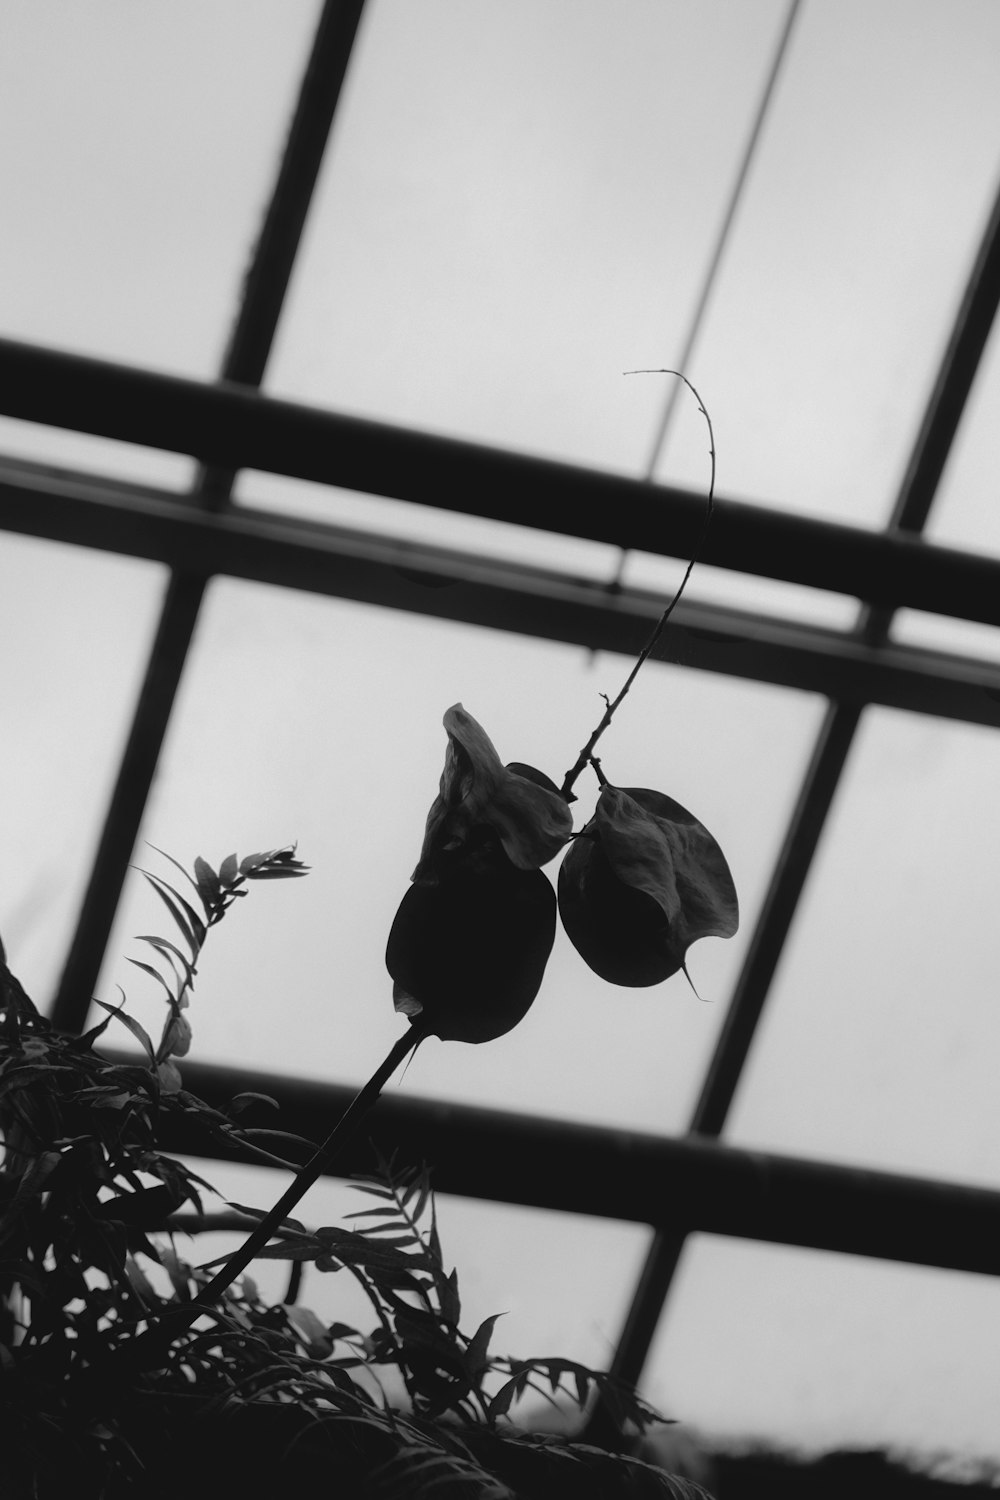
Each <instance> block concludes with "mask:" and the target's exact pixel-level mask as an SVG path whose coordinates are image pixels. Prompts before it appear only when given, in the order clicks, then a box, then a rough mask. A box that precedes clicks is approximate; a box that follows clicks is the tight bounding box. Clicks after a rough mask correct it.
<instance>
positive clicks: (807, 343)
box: [643, 0, 1000, 525]
mask: <svg viewBox="0 0 1000 1500" xmlns="http://www.w3.org/2000/svg"><path fill="white" fill-rule="evenodd" d="M998 51H1000V12H998V10H997V8H996V7H995V6H993V5H990V4H988V3H983V0H969V3H962V4H959V5H954V4H951V3H948V0H923V3H920V4H917V5H914V4H912V3H911V0H882V3H881V4H878V5H871V4H869V3H867V0H846V3H845V0H825V3H810V4H807V5H805V6H803V7H802V12H801V15H800V16H799V18H798V21H797V23H796V27H795V30H794V32H793V35H792V40H791V43H790V48H789V53H788V56H787V59H786V65H785V67H784V69H783V71H782V75H781V78H780V80H779V83H778V87H777V90H776V93H775V97H774V101H773V107H772V110H771V114H770V117H769V119H768V121H767V122H766V125H765V129H764V132H763V135H762V138H761V142H760V149H759V156H758V159H757V161H756V163H755V165H754V167H753V169H752V174H751V178H750V181H749V183H748V187H747V192H746V199H745V202H744V204H743V206H742V208H741V210H740V212H739V215H738V220H737V223H736V226H735V229H734V233H733V239H732V244H731V246H730V247H729V249H728V251H727V253H726V255H725V258H724V260H723V265H722V269H721V274H720V279H719V285H718V289H717V293H716V295H715V296H714V297H713V299H712V302H711V306H710V309H709V313H708V317H707V320H706V325H705V335H704V339H703V341H702V343H701V344H700V346H699V349H698V352H697V356H696V358H695V360H694V362H693V365H692V367H691V368H690V369H689V371H688V372H687V373H688V374H690V375H691V377H692V378H693V379H694V380H695V382H696V384H697V386H698V389H699V390H700V391H701V393H702V395H703V396H704V398H705V399H706V401H707V403H708V406H709V409H710V411H711V413H712V416H713V420H714V422H715V429H716V438H717V446H718V452H719V488H720V493H722V494H729V495H736V496H739V497H740V498H744V499H748V500H754V501H759V502H764V503H767V504H769V505H779V506H782V507H787V508H789V509H794V510H806V511H809V512H810V513H816V514H820V515H828V516H831V517H834V518H837V519H841V520H845V521H853V522H856V523H858V524H868V525H881V524H882V523H883V522H884V521H885V519H886V518H887V516H888V514H889V510H890V507H891V504H892V501H893V500H894V498H895V490H896V488H897V486H898V484H899V481H900V479H901V476H902V473H903V468H904V465H905V462H906V458H907V455H908V450H909V447H910V444H911V443H912V441H913V438H914V436H915V432H916V425H917V421H918V419H919V416H920V414H921V410H922V406H923V403H924V402H925V401H926V399H927V394H928V392H929V389H930V386H931V382H932V380H933V377H934V373H935V370H936V366H937V363H938V361H939V360H940V358H941V355H942V353H943V350H944V345H945V340H946V337H947V334H948V331H949V327H950V323H951V320H952V319H953V317H954V315H955V312H956V310H957V306H958V301H959V298H960V296H961V293H962V291H963V289H964V284H965V280H966V278H967V276H968V273H969V269H970V267H971V264H972V259H973V256H974V254H975V250H976V248H977V245H978V239H979V236H980V234H981V232H982V228H983V225H984V223H985V219H986V215H987V212H988V208H989V205H990V204H991V202H992V198H993V194H994V191H995V189H996V176H997V168H998V155H997V141H998V139H1000V94H998V92H997V89H996V87H995V75H996V59H997V56H998ZM683 144H684V149H685V150H688V149H689V146H690V141H689V138H688V136H687V133H686V132H685V133H684V137H683ZM695 160H697V158H695ZM676 348H677V341H676V339H675V340H674V342H673V343H672V344H670V345H668V348H667V349H666V350H665V351H664V352H665V353H666V354H667V355H668V356H669V357H667V358H662V359H655V360H648V361H643V362H644V363H647V362H648V363H650V364H671V363H673V362H674V360H675V358H676V355H675V352H674V351H675V350H676ZM647 378H649V379H651V378H652V377H647ZM688 405H689V404H688V403H686V402H684V403H682V404H681V407H680V409H679V412H678V415H679V418H680V419H681V420H680V421H679V423H678V428H679V430H678V433H677V442H676V445H674V444H673V443H672V445H671V447H670V449H669V450H668V453H667V456H666V461H665V463H664V464H662V465H661V466H660V469H659V471H658V472H659V474H660V475H661V476H662V477H664V478H674V479H676V480H677V481H678V482H683V483H700V482H702V476H703V474H704V457H703V446H704V444H703V442H702V443H701V444H699V442H698V441H697V438H696V436H695V435H694V432H693V426H694V423H695V419H696V413H692V412H691V411H690V410H689V409H688Z"/></svg>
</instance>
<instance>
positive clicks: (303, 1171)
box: [130, 1026, 427, 1367]
mask: <svg viewBox="0 0 1000 1500" xmlns="http://www.w3.org/2000/svg"><path fill="white" fill-rule="evenodd" d="M426 1035H427V1032H426V1031H425V1030H424V1029H422V1028H421V1027H420V1026H411V1027H410V1029H409V1030H408V1031H407V1032H405V1033H404V1034H403V1036H401V1037H400V1038H399V1039H398V1040H397V1041H395V1042H394V1043H393V1044H392V1046H391V1047H390V1049H389V1052H388V1054H387V1056H386V1057H385V1059H384V1061H383V1062H382V1063H380V1064H379V1066H378V1067H377V1068H376V1069H375V1072H374V1073H373V1074H372V1076H371V1077H370V1078H369V1080H368V1082H367V1083H366V1084H364V1085H363V1087H362V1088H360V1089H359V1090H358V1092H357V1093H356V1094H355V1096H354V1098H353V1099H352V1100H351V1102H350V1104H349V1105H348V1106H347V1108H346V1109H345V1111H344V1113H343V1114H342V1115H341V1117H340V1119H339V1120H338V1121H337V1123H336V1125H334V1127H333V1129H332V1130H331V1131H330V1133H329V1135H328V1136H327V1137H326V1140H325V1141H324V1142H323V1143H322V1145H321V1146H318V1147H317V1148H316V1150H315V1151H314V1152H313V1154H312V1156H311V1157H310V1158H309V1160H308V1161H307V1162H306V1163H305V1165H304V1166H302V1167H300V1168H299V1170H298V1172H297V1173H296V1174H295V1177H294V1178H293V1179H292V1181H291V1182H290V1183H289V1185H288V1187H287V1188H286V1189H285V1191H284V1192H283V1193H282V1195H281V1197H280V1198H279V1199H278V1201H277V1203H275V1205H274V1207H273V1208H272V1209H271V1210H270V1211H269V1212H268V1213H267V1214H265V1216H264V1217H263V1218H262V1219H261V1221H260V1223H259V1224H257V1225H256V1226H255V1227H254V1228H253V1229H252V1230H251V1232H250V1234H249V1235H248V1236H247V1238H246V1239H245V1240H244V1242H243V1244H242V1245H241V1246H240V1247H239V1249H238V1250H236V1251H234V1252H233V1254H232V1255H231V1256H230V1257H229V1259H228V1260H227V1261H226V1262H225V1264H224V1265H223V1266H221V1267H220V1269H219V1270H218V1271H217V1272H216V1274H215V1275H214V1276H213V1277H212V1280H211V1281H210V1282H209V1283H208V1284H207V1286H204V1287H203V1288H202V1289H201V1290H200V1291H199V1293H198V1295H197V1297H193V1298H191V1299H190V1300H189V1301H187V1302H182V1303H180V1304H179V1305H177V1304H175V1305H174V1306H172V1307H169V1308H168V1309H167V1310H166V1311H165V1312H164V1313H163V1315H162V1316H161V1318H160V1319H159V1320H158V1322H157V1323H156V1324H155V1325H154V1326H153V1327H152V1328H150V1329H149V1330H148V1332H147V1333H145V1334H143V1335H142V1336H141V1338H139V1339H136V1340H135V1341H134V1347H133V1348H132V1349H131V1350H130V1354H131V1355H132V1356H133V1357H134V1356H136V1355H138V1354H139V1353H140V1346H141V1349H142V1351H143V1353H144V1354H145V1357H144V1358H142V1360H141V1363H142V1365H143V1366H146V1367H151V1366H152V1365H153V1364H154V1363H155V1362H156V1361H157V1360H163V1359H165V1357H166V1354H167V1350H168V1349H169V1347H170V1342H171V1340H172V1339H174V1338H176V1337H177V1335H178V1334H179V1333H181V1332H182V1331H183V1330H184V1329H185V1328H189V1327H190V1326H191V1324H192V1323H194V1322H195V1320H196V1319H197V1318H199V1317H201V1315H202V1314H203V1313H206V1312H209V1311H210V1310H211V1308H212V1307H213V1306H214V1305H215V1304H216V1303H217V1302H218V1301H219V1299H220V1298H221V1297H222V1295H223V1293H224V1292H225V1291H226V1290H227V1289H228V1288H229V1287H230V1286H231V1285H232V1284H233V1282H234V1281H235V1280H236V1278H237V1276H239V1275H240V1274H241V1272H243V1271H245V1270H246V1268H247V1266H248V1265H249V1264H250V1262H251V1261H252V1260H253V1258H254V1256H255V1255H257V1254H258V1253H259V1252H260V1251H261V1250H263V1248H264V1246H265V1245H266V1244H267V1242H268V1240H270V1239H271V1238H272V1237H273V1236H274V1234H275V1233H276V1232H277V1231H278V1230H279V1229H280V1227H281V1224H282V1222H283V1220H285V1219H286V1218H287V1217H288V1215H289V1214H290V1213H291V1211H292V1209H293V1208H295V1206H296V1205H297V1204H298V1202H299V1200H300V1199H301V1198H302V1197H303V1196H304V1194H305V1193H307V1192H308V1191H309V1189H310V1188H311V1187H312V1185H313V1183H315V1182H316V1181H317V1180H318V1178H319V1177H320V1176H321V1175H322V1174H323V1172H324V1171H326V1169H327V1168H328V1167H329V1166H330V1164H331V1162H332V1161H333V1159H334V1157H335V1156H336V1155H337V1152H338V1151H339V1150H340V1149H341V1147H342V1146H344V1145H345V1143H346V1142H347V1141H348V1140H349V1139H350V1137H351V1136H352V1135H353V1134H354V1132H355V1131H356V1130H357V1128H358V1126H359V1125H360V1124H361V1122H362V1120H363V1119H364V1118H365V1116H366V1115H367V1114H368V1111H369V1110H370V1109H371V1107H372V1105H373V1104H374V1103H375V1101H376V1100H377V1099H378V1097H379V1095H380V1093H381V1092H382V1089H383V1088H384V1087H385V1085H386V1084H387V1083H388V1081H389V1079H390V1078H391V1077H392V1075H393V1073H395V1071H396V1069H397V1068H398V1067H399V1065H400V1063H402V1062H403V1061H404V1059H405V1058H406V1057H408V1056H409V1054H410V1053H411V1052H412V1051H413V1049H414V1048H415V1047H416V1046H417V1044H418V1042H421V1041H422V1040H423V1039H424V1037H425V1036H426Z"/></svg>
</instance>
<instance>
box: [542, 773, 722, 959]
mask: <svg viewBox="0 0 1000 1500" xmlns="http://www.w3.org/2000/svg"><path fill="white" fill-rule="evenodd" d="M559 914H560V916H561V917H562V921H563V926H564V927H565V929H566V932H567V934H568V936H569V938H570V941H571V942H572V943H573V946H574V947H575V948H576V950H577V952H578V953H579V954H580V956H581V957H582V958H583V959H584V961H585V962H586V963H587V964H588V965H589V966H590V968H592V969H593V970H594V972H595V973H596V974H599V975H600V976H601V978H602V979H607V980H609V981H610V983H612V984H621V985H631V986H640V985H650V984H659V983H660V982H661V981H662V980H664V979H669V978H670V976H671V975H672V974H676V973H677V972H678V970H679V969H682V968H683V967H684V959H685V955H686V953H687V950H688V948H689V947H690V945H691V944H692V943H693V942H696V941H697V939H698V938H702V937H709V936H714V937H732V935H733V934H734V933H735V932H736V930H737V928H738V926H739V905H738V901H737V897H736V888H735V886H734V885H733V878H732V875H731V874H730V871H729V866H728V865H727V863H726V859H725V856H724V855H723V853H722V850H721V849H720V848H719V846H718V844H717V843H716V841H715V839H714V838H713V837H712V835H711V834H710V833H709V832H708V829H707V828H705V826H704V824H702V823H700V822H699V821H698V819H697V818H696V817H694V816H693V814H692V813H689V812H688V810H687V809H686V808H684V807H682V806H681V805H680V803H679V802H675V801H674V800H673V798H672V797H667V796H665V795H664V793H662V792H655V791H651V790H649V789H648V788H646V787H624V788H621V787H613V786H605V787H603V788H602V790H601V795H600V798H599V799H598V803H597V808H596V810H595V812H594V816H593V818H591V820H590V822H589V823H588V824H587V825H586V827H585V828H584V829H583V830H582V832H581V833H580V834H579V835H578V837H577V838H576V839H575V840H574V842H573V844H572V846H571V848H570V849H569V851H568V852H567V855H566V858H565V859H564V860H563V863H562V867H561V869H560V871H559Z"/></svg>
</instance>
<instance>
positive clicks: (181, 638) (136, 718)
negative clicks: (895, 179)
mask: <svg viewBox="0 0 1000 1500" xmlns="http://www.w3.org/2000/svg"><path fill="white" fill-rule="evenodd" d="M363 4H364V0H326V4H325V5H324V7H323V11H322V14H321V16H320V21H319V25H318V27H317V31H316V35H315V37H314V39H313V45H312V51H311V54H310V57H309V62H308V64H307V67H306V71H305V75H304V77H303V81H302V85H301V88H300V91H299V97H298V100H297V103H296V106H295V111H294V114H293V116H292V121H291V126H290V129H289V134H288V139H287V142H286V144H285V149H284V152H283V155H282V159H281V163H280V166H279V169H278V175H277V181H276V184H275V187H274V190H273V193H272V195H271V199H270V202H269V204H268V207H267V211H266V213H265V216H264V222H263V225H262V228H261V233H260V236H259V238H258V241H257V244H256V246H255V248H254V252H253V255H252V257H251V261H250V266H249V268H248V271H247V277H246V281H245V284H244V287H243V296H242V303H241V306H240V311H239V314H238V316H237V318H236V321H235V324H234V327H233V331H232V335H231V338H230V341H229V346H228V348H227V350H226V354H225V357H224V359H223V365H222V376H223V379H225V380H229V381H238V382H242V383H244V384H247V385H257V384H259V382H260V380H261V379H262V378H263V374H264V368H265V365H266V363H267V357H268V354H269V352H270V349H271V344H272V341H273V338H274V332H275V328H276V326H277V321H278V317H279V315H280V312H281V307H282V303H283V301H284V297H285V293H286V291H287V287H288V280H289V277H290V275H291V270H292V265H293V263H294V260H295V255H296V252H297V250H298V246H299V240H300V238H301V234H302V228H303V225H304V224H305V218H306V214H307V212H308V209H309V204H310V202H311V200H312V194H313V189H314V187H315V184H316V178H317V176H318V174H319V168H320V163H321V161H322V158H323V152H324V150H325V148H326V143H327V139H328V137H329V133H330V127H331V125H332V122H333V116H334V111H335V110H336V107H337V101H338V99H339V97H340V90H341V87H342V84H343V81H344V75H345V73H346V70H347V65H348V62H349V60H350V55H351V49H352V47H353V45H354V40H355V36H356V33H357V28H358V24H359V22H360V19H361V11H362V7H363ZM234 478H235V468H234V467H232V466H226V465H225V464H222V465H220V464H217V463H216V464H212V463H211V462H208V463H204V464H202V466H201V468H200V470H199V473H198V475H197V478H196V480H195V484H194V489H193V494H192V500H193V502H194V503H195V504H196V505H198V506H200V507H201V508H202V509H203V510H205V511H208V512H212V511H220V510H223V509H224V508H225V507H226V506H227V505H228V503H229V498H230V495H231V493H232V487H233V481H234ZM208 577H209V574H208V572H207V571H206V569H205V567H204V566H203V563H202V559H201V558H200V557H199V556H198V555H197V554H196V553H195V554H190V555H189V557H188V558H187V559H186V560H184V561H183V562H182V563H179V565H178V567H177V569H176V571H175V572H174V573H173V574H172V575H171V578H170V582H169V584H168V586H167V590H166V594H165V597H164V601H163V605H162V608H161V611H160V618H159V623H158V625H157V629H156V634H155V637H154V640H153V646H152V649H151V651H150V656H149V661H148V663H147V667H146V673H145V677H144V680H143V684H142V688H141V689H140V692H139V696H138V699H137V702H136V707H135V713H134V715H133V718H132V724H131V727H130V729H129V733H128V736H127V739H126V742H125V748H124V751H123V754H122V759H121V763H120V765H119V769H118V776H117V778H116V781H115V785H114V788H113V790H112V793H111V798H110V801H109V804H108V809H107V812H106V814H105V818H104V824H103V827H102V830H101V835H100V838H99V840H98V845H97V851H96V854H95V858H94V863H93V866H92V868H91V872H90V878H89V881H88V883H87V889H86V891H85V892H84V897H83V902H82V904H81V908H80V914H79V917H78V919H77V924H76V930H75V932H74V934H73V938H72V940H71V942H70V946H69V950H68V953H67V956H66V962H65V965H64V967H63V972H62V976H61V978H60V981H59V987H58V991H57V993H56V997H55V1001H54V1004H53V1008H52V1019H53V1020H54V1022H55V1023H56V1025H58V1026H61V1027H63V1028H64V1029H66V1030H81V1029H82V1028H83V1026H84V1024H85V1021H86V1015H87V1010H88V1008H89V1006H90V997H91V995H92V993H93V990H94V986H95V985H96V983H97V976H98V973H99V971H100V966H101V961H102V959H103V957H104V951H105V949H106V947H107V943H108V938H109V936H110V933H111V924H112V922H113V921H114V916H115V912H116V910H117V908H118V902H119V900H120V899H121V890H122V885H123V884H124V881H125V875H126V871H127V869H128V862H129V859H130V858H131V855H132V849H133V847H134V845H135V841H136V838H137V837H138V833H139V824H140V822H141V820H142V815H143V812H144V810H145V806H146V802H147V800H148V798H149V791H150V787H151V786H152V782H153V776H154V774H155V771H156V765H157V761H158V759H159V756H160V751H161V749H162V746H163V739H164V736H165V734H166V731H167V725H168V723H169V720H170V715H171V712H172V710H173V705H174V700H175V698H176V696H177V689H178V687H179V685H180V678H181V672H182V671H183V668H184V663H185V662H186V660H187V655H188V651H189V650H190V647H191V641H192V639H193V636H194V630H195V626H196V624H197V620H198V615H199V612H200V610H201V604H202V600H203V598H204V594H205V588H206V585H207V582H208Z"/></svg>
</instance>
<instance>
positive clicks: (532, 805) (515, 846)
mask: <svg viewBox="0 0 1000 1500" xmlns="http://www.w3.org/2000/svg"><path fill="white" fill-rule="evenodd" d="M444 727H445V729H446V731H447V733H448V748H447V750H446V752H445V762H444V770H443V772H442V773H441V783H440V787H439V790H438V795H437V797H436V798H435V800H434V802H433V804H432V806H431V810H430V812H429V813H428V815H427V825H426V828H425V830H424V842H423V847H422V849H421V851H420V860H419V862H418V864H417V868H416V869H415V870H414V872H413V876H412V877H411V878H412V879H413V880H415V881H422V880H433V879H435V878H436V870H435V865H436V861H437V858H438V856H439V855H440V854H441V853H442V852H443V851H445V850H446V849H448V848H454V847H456V846H460V845H462V844H464V843H465V841H466V840H467V839H468V837H469V834H470V833H471V831H472V830H473V829H474V828H483V827H486V828H492V829H493V830H494V831H495V833H496V835H497V837H498V838H499V840H500V843H501V845H502V846H503V850H504V853H505V854H506V855H507V858H508V859H509V860H510V862H511V864H513V865H514V866H515V867H516V868H517V869H519V870H537V869H540V868H541V866H542V865H544V864H547V863H548V861H549V860H550V859H553V858H554V857H555V855H556V854H558V852H559V850H560V849H561V848H562V847H563V845H564V844H565V842H566V840H567V839H568V838H569V835H570V832H571V830H572V827H573V817H572V814H571V812H570V810H569V807H568V806H567V804H566V802H565V801H564V800H563V798H562V797H561V796H560V795H559V792H558V791H557V790H556V788H555V785H554V783H551V782H548V778H547V777H545V776H544V775H543V773H542V772H540V771H537V772H536V771H534V768H533V767H530V766H524V767H520V766H519V765H518V763H516V762H515V763H513V765H512V766H511V767H508V766H505V765H503V763H502V762H501V760H500V757H499V755H498V754H497V752H496V749H495V748H494V745H493V742H492V740H491V739H490V737H489V735H488V734H487V733H486V731H485V730H484V729H483V727H482V725H480V724H479V723H477V721H476V720H475V719H474V718H473V717H472V715H471V714H470V713H468V712H467V711H466V710H465V708H464V707H463V706H462V704H461V703H455V704H453V705H452V707H451V708H449V709H448V711H447V713H446V714H445V716H444ZM515 767H516V769H515ZM522 772H523V773H528V774H522ZM546 782H548V785H546V784H545V783H546Z"/></svg>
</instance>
